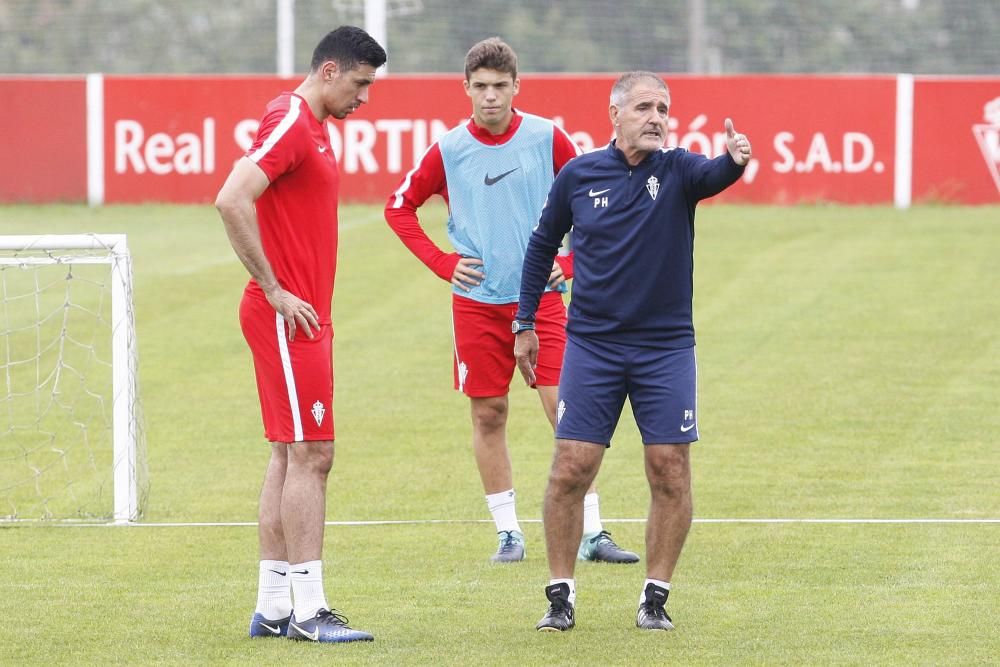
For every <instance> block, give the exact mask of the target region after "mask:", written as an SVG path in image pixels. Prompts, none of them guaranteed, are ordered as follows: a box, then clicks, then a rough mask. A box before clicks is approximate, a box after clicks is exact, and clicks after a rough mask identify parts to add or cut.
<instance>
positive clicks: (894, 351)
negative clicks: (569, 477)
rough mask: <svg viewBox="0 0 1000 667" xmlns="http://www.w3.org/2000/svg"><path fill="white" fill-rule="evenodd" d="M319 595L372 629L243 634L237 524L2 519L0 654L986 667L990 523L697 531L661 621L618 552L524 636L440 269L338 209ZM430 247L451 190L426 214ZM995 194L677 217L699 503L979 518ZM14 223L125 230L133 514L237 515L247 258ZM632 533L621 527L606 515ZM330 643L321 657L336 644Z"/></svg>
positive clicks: (107, 223)
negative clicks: (308, 641) (654, 620)
mask: <svg viewBox="0 0 1000 667" xmlns="http://www.w3.org/2000/svg"><path fill="white" fill-rule="evenodd" d="M341 219H342V221H343V224H344V229H343V231H342V235H341V247H340V268H339V273H338V279H337V289H336V297H335V302H334V319H335V323H336V343H335V344H336V403H335V411H336V415H337V460H336V464H335V467H334V472H333V476H332V478H331V486H330V493H329V503H328V518H329V519H330V520H333V521H362V520H414V521H420V520H433V519H449V520H456V522H454V523H429V524H418V525H365V526H332V527H329V528H328V529H327V535H326V561H327V568H326V574H327V576H326V584H327V592H328V595H329V597H330V599H331V601H333V602H334V603H335V604H336V605H337V606H338V607H341V608H343V609H345V610H346V611H347V613H348V615H349V616H350V617H351V619H352V621H356V623H357V625H358V626H360V627H363V628H365V629H368V630H371V631H372V632H374V633H375V634H376V636H377V640H376V642H375V643H374V644H371V645H366V646H344V647H327V646H322V647H320V646H300V645H290V644H288V643H285V642H270V643H267V642H251V641H249V640H248V639H245V638H244V634H245V631H246V623H247V621H248V619H249V615H250V613H251V611H252V605H253V601H254V596H255V586H256V559H257V556H256V534H255V529H254V528H253V527H252V526H231V527H217V526H213V527H207V526H206V527H201V526H193V527H162V526H139V527H130V528H115V527H106V528H105V527H101V528H84V527H78V528H72V527H62V526H51V525H47V524H40V525H17V526H4V527H0V562H2V563H3V564H4V576H3V577H2V578H0V613H2V615H3V617H4V618H7V619H8V622H7V623H5V624H3V625H0V664H25V663H49V664H100V663H109V662H122V663H133V664H153V663H157V664H163V663H173V664H203V663H236V664H268V663H278V662H281V663H288V664H296V663H307V662H318V661H321V660H323V661H326V660H332V661H336V662H338V663H344V664H432V663H433V664H475V663H483V664H519V665H535V664H582V663H587V664H593V665H600V664H609V665H619V664H621V665H626V664H641V663H647V662H648V663H654V662H665V661H671V662H672V663H675V664H723V665H729V664H747V663H750V664H768V665H769V664H789V665H800V664H830V663H838V664H900V663H916V664H976V663H981V664H982V663H988V662H991V661H995V659H996V658H995V656H996V655H998V654H1000V640H998V639H997V638H996V631H995V628H996V625H997V623H998V621H1000V613H998V611H997V605H996V600H997V599H1000V574H998V573H997V570H998V568H997V567H996V561H997V558H996V554H997V553H1000V524H997V523H945V524H926V523H860V524H859V523H843V522H833V523H733V522H718V523H717V522H712V521H702V522H699V523H696V524H695V526H694V527H693V529H692V532H691V535H690V537H689V540H688V543H687V546H686V547H685V550H684V553H683V555H682V558H681V562H680V564H679V567H678V569H677V572H676V574H675V579H674V593H673V595H672V596H671V601H670V605H669V607H670V611H671V614H672V615H673V617H674V619H675V621H677V625H678V630H677V632H675V633H671V634H668V635H665V636H660V635H656V636H651V635H649V634H643V633H641V632H639V631H637V630H635V629H634V628H633V627H631V626H632V623H633V617H632V614H633V612H634V606H635V602H636V599H637V597H638V593H639V588H640V585H641V583H642V576H643V572H642V570H641V567H640V568H628V567H620V568H616V567H601V566H593V565H591V564H583V565H581V567H580V568H578V570H577V582H578V591H579V593H578V595H579V599H578V606H579V608H578V612H579V618H578V623H579V624H578V627H577V629H576V630H574V631H573V633H571V634H570V635H569V636H556V637H552V636H549V635H541V634H539V633H536V632H534V631H533V629H532V628H533V625H534V623H535V621H537V619H538V617H540V616H541V614H542V612H543V611H544V606H545V605H544V598H543V597H542V595H541V588H542V586H543V585H544V584H545V583H546V581H547V570H546V567H545V559H544V549H543V539H542V530H541V526H540V525H539V524H538V523H537V522H534V521H531V522H526V523H525V529H526V532H527V537H528V540H529V542H528V549H529V557H528V560H527V561H526V562H525V563H523V564H520V565H517V566H511V567H491V566H490V565H489V563H488V562H487V561H486V558H487V556H488V554H489V553H490V551H491V550H492V549H493V547H494V544H495V543H494V538H493V535H492V529H491V526H490V525H489V524H488V523H477V521H480V520H482V519H484V518H487V517H488V514H487V512H486V508H485V503H484V501H483V498H482V490H481V488H480V484H479V479H478V475H477V473H476V469H475V464H474V462H473V459H472V455H471V453H470V451H469V429H470V427H469V417H468V406H467V402H466V400H465V399H464V398H462V397H461V396H460V395H457V394H456V393H455V392H454V391H452V389H451V366H450V363H451V362H450V359H451V318H450V309H449V295H448V287H447V285H446V284H445V283H444V282H443V281H440V280H439V279H437V278H435V277H434V276H432V275H431V274H430V272H429V271H427V270H426V269H425V268H424V267H423V266H422V265H421V264H419V263H418V262H417V261H416V260H415V259H413V258H412V257H411V256H410V255H409V253H408V252H407V251H406V250H405V249H404V248H403V246H402V245H401V244H400V243H399V242H398V241H397V240H396V239H395V237H394V236H393V235H392V233H391V232H390V231H389V230H388V228H387V227H386V226H385V225H384V223H382V222H381V211H380V210H379V209H378V208H372V207H345V208H344V209H343V210H342V215H341ZM428 219H429V220H431V221H432V222H431V223H430V224H429V227H430V228H431V231H432V233H433V235H434V236H435V238H437V239H439V240H441V239H442V238H443V234H442V232H443V229H442V227H443V224H441V221H442V220H443V209H442V208H436V209H434V210H433V211H432V213H431V215H430V216H429V218H428ZM998 219H1000V208H997V207H980V208H961V207H917V208H914V209H912V210H910V211H906V212H899V211H895V210H892V209H890V208H847V207H826V206H809V207H795V208H772V207H727V206H707V207H704V208H703V209H702V210H701V211H700V213H699V220H698V238H697V248H696V254H697V259H696V274H695V283H696V297H695V323H696V327H697V331H698V342H699V345H698V362H699V377H700V382H699V385H700V392H699V430H700V432H701V434H702V441H701V442H700V443H699V444H697V445H696V446H695V448H694V450H693V465H694V478H695V479H694V488H695V515H696V519H702V520H705V519H724V518H737V519H767V518H789V519H831V520H835V519H910V518H932V519H997V518H1000V494H998V493H997V482H996V476H997V471H998V470H1000V449H998V447H997V445H998V442H1000V404H998V396H1000V338H998V337H997V331H1000V300H998V299H997V297H996V296H995V295H994V292H995V291H996V286H997V285H1000V264H998V262H997V258H998V257H1000V225H998V224H997V220H998ZM0 220H2V223H0V231H2V233H5V234H25V233H38V232H41V231H44V232H47V233H77V232H86V231H100V232H127V233H128V234H129V244H130V247H131V249H132V252H133V255H134V258H135V259H134V263H135V286H136V312H137V320H138V336H139V344H140V360H141V371H140V372H141V378H140V379H141V389H142V398H143V405H144V411H145V421H146V432H147V448H148V460H149V468H150V478H151V480H152V486H151V491H150V496H149V504H148V508H147V513H146V521H147V522H148V523H154V524H155V523H171V522H215V521H222V522H252V521H253V520H254V518H255V513H256V502H257V492H258V490H259V485H260V480H261V476H262V473H263V469H264V465H265V463H266V459H267V447H266V445H265V444H264V443H263V438H262V434H261V426H260V419H259V413H258V407H257V401H256V393H255V389H254V385H253V375H252V369H251V364H250V359H249V353H248V352H247V350H246V346H245V343H244V341H243V339H242V336H241V334H240V332H239V327H238V323H237V319H236V307H237V303H238V300H239V297H240V292H241V290H242V288H243V285H244V283H245V272H244V270H243V268H242V267H241V266H240V265H239V263H238V262H237V260H236V259H235V256H234V255H233V253H232V251H231V249H230V248H229V246H228V243H227V241H226V239H225V235H224V233H223V230H222V227H221V223H219V221H218V218H217V216H216V214H215V212H214V211H213V210H212V209H211V208H210V207H177V206H152V205H150V206H141V207H124V206H123V207H107V208H104V209H96V210H90V209H87V208H84V207H75V206H45V207H29V206H6V207H0ZM511 410H512V412H511V421H510V429H509V430H510V433H509V439H510V447H511V455H512V459H513V462H514V466H515V481H516V487H517V489H518V498H519V514H520V516H521V517H522V519H532V520H533V519H537V518H538V517H540V515H541V498H542V493H543V490H544V486H545V479H546V474H547V468H548V464H549V461H550V458H551V433H550V431H549V429H548V425H547V423H546V421H545V419H544V417H543V416H542V414H541V410H540V408H539V405H538V402H537V398H536V397H535V396H534V395H533V393H532V392H531V391H530V390H527V389H525V388H524V387H523V386H521V385H520V383H519V382H515V384H514V386H513V390H512V394H511ZM641 457H642V452H641V446H640V445H639V439H638V435H637V432H636V429H635V426H634V424H633V423H632V421H631V418H630V417H629V416H628V415H627V414H626V415H625V416H624V417H623V420H622V422H621V424H620V426H619V429H618V432H617V434H616V437H615V439H614V443H613V446H612V448H611V450H609V452H608V453H607V455H606V457H605V463H604V466H603V469H602V472H601V474H600V476H599V478H598V484H599V486H600V489H601V504H602V512H603V514H604V516H605V518H606V519H628V518H641V517H643V516H644V515H645V511H646V505H647V503H648V492H647V490H646V489H645V482H644V479H643V473H642V466H641ZM608 527H609V528H610V529H612V530H613V532H614V534H615V537H616V539H618V541H619V542H620V543H621V544H623V545H624V546H626V547H630V548H634V549H638V550H640V551H641V543H642V535H643V526H642V524H641V523H632V522H615V523H609V524H608ZM328 654H329V655H328Z"/></svg>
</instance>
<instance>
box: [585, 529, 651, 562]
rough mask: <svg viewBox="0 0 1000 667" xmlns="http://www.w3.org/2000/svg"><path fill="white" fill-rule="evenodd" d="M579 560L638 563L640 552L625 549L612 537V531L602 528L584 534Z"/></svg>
mask: <svg viewBox="0 0 1000 667" xmlns="http://www.w3.org/2000/svg"><path fill="white" fill-rule="evenodd" d="M576 558H577V560H592V561H594V562H595V563H638V562H639V554H634V553H632V552H631V551H625V550H624V549H622V548H621V547H620V546H618V545H617V544H615V541H614V540H613V539H611V533H609V532H608V531H606V530H602V531H601V532H599V533H591V534H590V535H584V536H583V540H582V541H581V542H580V550H579V551H577V552H576Z"/></svg>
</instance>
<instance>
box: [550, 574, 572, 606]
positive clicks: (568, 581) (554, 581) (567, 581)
mask: <svg viewBox="0 0 1000 667" xmlns="http://www.w3.org/2000/svg"><path fill="white" fill-rule="evenodd" d="M556 584H567V585H568V586H569V603H570V604H571V605H573V606H574V607H576V579H549V586H555V585H556Z"/></svg>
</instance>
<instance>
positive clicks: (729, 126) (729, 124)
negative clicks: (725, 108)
mask: <svg viewBox="0 0 1000 667" xmlns="http://www.w3.org/2000/svg"><path fill="white" fill-rule="evenodd" d="M734 136H736V128H735V127H733V119H732V118H727V119H726V137H727V138H729V139H732V138H733V137H734Z"/></svg>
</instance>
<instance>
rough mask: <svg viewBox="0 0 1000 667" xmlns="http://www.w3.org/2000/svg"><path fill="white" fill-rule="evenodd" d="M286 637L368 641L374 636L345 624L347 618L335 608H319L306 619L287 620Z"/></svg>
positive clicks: (303, 639) (331, 640) (307, 639)
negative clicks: (300, 620) (313, 614)
mask: <svg viewBox="0 0 1000 667" xmlns="http://www.w3.org/2000/svg"><path fill="white" fill-rule="evenodd" d="M288 638H289V639H297V640H299V641H311V642H370V641H373V640H374V639H375V638H374V637H373V636H371V635H370V634H368V633H367V632H364V631H363V630H355V629H354V628H350V627H348V625H347V619H346V618H345V617H344V616H341V615H340V613H339V612H337V610H336V609H332V610H331V609H320V610H319V611H318V612H316V615H315V616H314V617H312V618H310V619H309V620H308V621H302V622H299V621H296V620H295V617H294V616H293V617H292V620H291V621H289V622H288Z"/></svg>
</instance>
